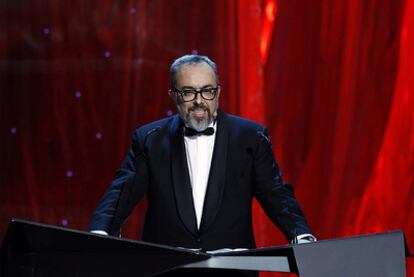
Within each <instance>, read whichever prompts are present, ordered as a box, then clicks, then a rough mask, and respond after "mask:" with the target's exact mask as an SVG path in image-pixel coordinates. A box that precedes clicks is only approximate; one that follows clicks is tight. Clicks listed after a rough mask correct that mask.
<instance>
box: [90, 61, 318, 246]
mask: <svg viewBox="0 0 414 277" xmlns="http://www.w3.org/2000/svg"><path fill="white" fill-rule="evenodd" d="M220 93H221V88H220V85H219V77H218V73H217V68H216V65H215V63H214V62H212V61H211V60H210V59H209V58H207V57H205V56H199V55H186V56H183V57H181V58H179V59H177V60H175V61H174V63H173V64H172V65H171V89H170V91H169V96H170V97H171V98H172V99H173V100H174V101H175V103H176V105H177V109H178V114H177V115H173V116H171V117H168V118H165V119H161V120H159V121H156V122H153V123H150V124H147V125H145V126H143V127H141V128H138V129H137V130H136V131H135V133H134V136H133V140H132V146H131V148H130V149H129V152H128V155H127V157H126V158H125V160H124V162H123V164H122V166H121V168H120V169H119V170H118V171H117V173H116V176H115V178H114V180H113V182H112V184H111V186H110V187H109V189H108V190H107V192H106V193H105V195H104V197H103V199H102V200H101V202H100V203H99V205H98V207H97V209H96V211H95V213H94V215H93V219H92V223H91V226H90V230H93V231H95V232H97V233H109V234H116V233H117V232H118V231H119V229H120V227H121V225H122V224H123V222H124V220H125V219H126V218H127V217H128V215H129V214H130V212H131V210H132V209H133V207H134V206H135V204H136V203H137V202H138V201H139V200H140V199H141V197H142V196H143V195H144V194H145V193H146V197H147V201H148V209H147V213H146V217H145V224H144V230H143V236H142V239H143V240H144V241H149V242H154V243H160V244H166V245H172V246H180V247H186V248H192V249H202V250H216V249H221V248H254V247H255V241H254V237H253V228H252V209H251V208H252V207H251V205H252V200H253V197H256V198H257V199H258V201H259V202H260V204H261V205H262V207H263V208H264V210H265V212H266V213H267V215H268V216H269V217H270V218H271V220H272V221H273V222H274V223H275V224H276V225H277V226H278V227H279V228H280V229H281V230H282V232H283V233H284V235H285V236H286V238H287V239H288V241H291V242H294V241H302V240H303V241H311V240H314V237H313V236H312V235H311V231H310V229H309V227H308V225H307V223H306V220H305V217H304V215H303V213H302V211H301V209H300V207H299V204H298V203H297V201H296V199H295V197H294V195H293V192H292V188H291V186H290V185H288V184H285V183H283V181H282V178H281V173H280V171H279V168H278V165H277V163H276V161H275V159H274V156H273V153H272V148H271V142H270V139H269V137H268V134H267V130H266V128H265V127H263V126H261V125H259V124H257V123H254V122H252V121H249V120H247V119H244V118H241V117H236V116H233V115H229V114H226V113H224V112H223V111H221V110H219V96H220Z"/></svg>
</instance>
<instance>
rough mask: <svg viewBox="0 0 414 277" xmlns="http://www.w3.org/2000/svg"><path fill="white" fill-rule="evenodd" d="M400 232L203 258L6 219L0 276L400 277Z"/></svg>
mask: <svg viewBox="0 0 414 277" xmlns="http://www.w3.org/2000/svg"><path fill="white" fill-rule="evenodd" d="M405 254H406V253H405V243H404V235H403V233H402V232H401V231H395V232H386V233H380V234H374V235H363V236H355V237H349V238H341V239H333V240H324V241H318V242H314V243H309V244H299V245H286V246H280V247H268V248H258V249H252V250H244V251H229V252H224V253H223V252H220V253H206V252H203V251H193V250H188V249H182V248H177V247H171V246H165V245H159V244H154V243H148V242H142V241H134V240H128V239H121V238H117V237H111V236H102V235H98V234H91V233H89V232H84V231H78V230H72V229H68V228H62V227H56V226H51V225H46V224H39V223H34V222H29V221H23V220H12V221H11V223H10V225H9V228H8V231H7V234H6V237H5V239H4V241H3V244H2V246H1V267H0V270H1V271H0V272H1V276H7V277H11V276H13V277H14V276H19V277H20V276H31V277H36V276H63V277H65V276H71V277H74V276H76V277H83V276H85V277H86V276H88V277H89V276H100V277H106V276H108V277H109V276H111V277H112V276H125V277H129V276H131V277H132V276H134V277H139V276H156V275H158V274H162V273H167V272H174V270H179V271H180V272H185V271H186V270H203V269H208V270H214V269H215V270H249V271H252V272H254V271H274V272H292V273H296V274H299V275H300V276H301V277H320V276H335V277H349V276H352V277H358V276H361V277H362V276H363V277H403V276H405Z"/></svg>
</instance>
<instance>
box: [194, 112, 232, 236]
mask: <svg viewBox="0 0 414 277" xmlns="http://www.w3.org/2000/svg"><path fill="white" fill-rule="evenodd" d="M227 146H228V126H227V125H226V119H225V114H223V113H222V112H221V111H220V112H219V115H218V119H217V132H216V139H215V142H214V151H213V158H212V161H211V166H210V174H209V178H208V185H207V192H206V196H205V200H204V207H203V216H202V218H201V226H200V231H201V232H203V231H205V230H207V228H208V227H209V226H210V225H211V224H212V223H213V221H214V218H215V217H216V215H217V212H218V210H219V207H220V203H221V200H222V198H223V191H224V184H225V180H226V164H227Z"/></svg>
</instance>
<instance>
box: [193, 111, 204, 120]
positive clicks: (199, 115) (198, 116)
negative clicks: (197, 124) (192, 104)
mask: <svg viewBox="0 0 414 277" xmlns="http://www.w3.org/2000/svg"><path fill="white" fill-rule="evenodd" d="M191 114H192V115H193V116H194V117H195V118H196V119H203V118H205V116H206V115H207V110H205V109H196V110H192V111H191Z"/></svg>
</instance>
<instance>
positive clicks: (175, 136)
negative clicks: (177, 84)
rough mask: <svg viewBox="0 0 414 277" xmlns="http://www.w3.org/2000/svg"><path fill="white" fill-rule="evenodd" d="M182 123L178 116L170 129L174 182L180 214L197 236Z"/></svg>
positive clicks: (186, 225)
mask: <svg viewBox="0 0 414 277" xmlns="http://www.w3.org/2000/svg"><path fill="white" fill-rule="evenodd" d="M180 122H181V120H180V118H179V116H178V115H177V116H176V117H175V119H174V121H173V123H172V125H171V128H170V138H171V172H172V182H173V187H174V194H175V201H176V204H177V210H178V214H179V216H180V218H181V220H182V222H183V223H184V225H185V227H186V228H187V229H188V231H190V232H191V233H193V234H194V235H197V232H198V231H197V219H196V214H195V210H194V203H193V196H192V190H191V183H190V177H189V173H188V166H187V157H186V154H185V145H184V138H183V129H182V125H181V123H180Z"/></svg>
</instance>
